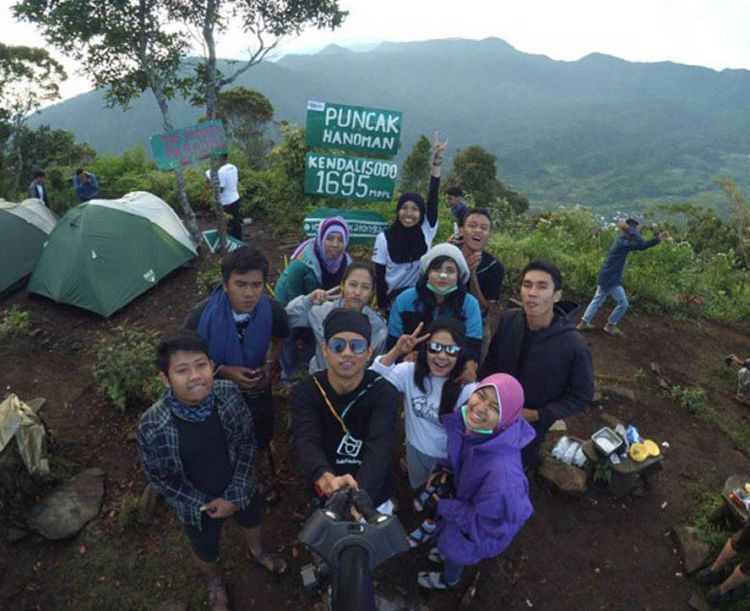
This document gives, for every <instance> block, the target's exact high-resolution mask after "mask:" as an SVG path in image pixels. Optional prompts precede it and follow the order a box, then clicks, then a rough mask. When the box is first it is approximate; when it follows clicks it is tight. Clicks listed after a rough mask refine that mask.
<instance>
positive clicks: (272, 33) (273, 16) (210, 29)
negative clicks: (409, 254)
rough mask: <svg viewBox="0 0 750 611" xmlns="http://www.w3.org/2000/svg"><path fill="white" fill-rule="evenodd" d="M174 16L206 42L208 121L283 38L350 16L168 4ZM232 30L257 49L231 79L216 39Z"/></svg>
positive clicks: (289, 6) (280, 1)
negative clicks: (222, 98) (225, 92)
mask: <svg viewBox="0 0 750 611" xmlns="http://www.w3.org/2000/svg"><path fill="white" fill-rule="evenodd" d="M166 1H167V2H168V4H169V6H170V11H171V15H172V16H173V17H174V18H175V19H176V20H178V21H180V22H182V23H184V24H185V25H187V26H188V27H192V28H196V29H198V30H199V31H200V32H201V34H202V37H203V43H204V57H203V61H202V62H201V63H200V64H198V66H197V67H196V70H195V79H194V82H193V84H194V87H193V96H192V97H193V101H194V102H197V103H200V104H203V105H204V106H205V109H206V113H205V114H206V117H207V118H208V120H211V119H214V118H216V102H217V99H218V95H219V93H220V92H221V90H222V89H223V88H224V87H226V86H227V85H230V84H232V83H233V82H234V81H235V80H236V79H237V78H238V77H239V76H240V75H241V74H244V73H245V72H247V70H249V69H250V68H251V67H252V66H254V65H256V64H258V63H260V62H261V61H263V60H264V59H265V57H266V56H267V55H268V53H270V52H271V51H272V50H273V49H275V48H276V46H277V45H278V43H279V42H280V40H281V39H282V37H284V36H289V35H292V34H299V33H300V32H301V31H302V29H303V28H304V27H305V26H308V25H312V26H314V27H316V28H318V29H321V28H331V29H334V28H337V27H338V26H339V25H340V24H341V21H342V20H343V19H344V17H345V15H346V13H345V12H343V11H340V10H339V7H338V0H305V1H304V2H300V0H204V1H203V2H195V1H194V0H166ZM230 24H232V25H233V26H239V27H241V28H242V30H243V32H245V33H246V34H249V35H251V36H252V37H253V38H254V40H255V44H254V45H253V46H251V47H249V48H248V52H249V58H248V59H246V60H243V61H234V62H231V63H230V65H231V66H232V67H233V69H232V70H231V72H230V73H228V74H222V73H221V71H220V70H219V69H218V68H217V65H216V60H217V58H216V36H217V34H218V35H221V34H223V33H224V32H226V30H227V27H228V26H229V25H230ZM218 169H219V168H218V162H217V161H215V162H214V163H213V164H212V166H211V183H212V185H213V192H214V208H215V210H216V215H217V218H218V221H219V222H218V229H219V242H220V245H221V249H222V250H223V249H224V248H225V236H226V223H225V221H224V215H223V212H222V208H221V201H220V190H219V177H218Z"/></svg>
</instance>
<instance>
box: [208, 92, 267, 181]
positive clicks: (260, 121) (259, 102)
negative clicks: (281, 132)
mask: <svg viewBox="0 0 750 611" xmlns="http://www.w3.org/2000/svg"><path fill="white" fill-rule="evenodd" d="M216 116H217V117H218V118H219V119H221V120H222V121H223V122H224V127H225V129H226V130H227V132H228V136H229V137H230V138H231V139H232V140H234V141H235V142H237V144H238V145H239V146H240V148H242V150H243V152H244V153H245V156H246V157H247V159H248V161H249V162H250V165H251V167H253V168H254V169H261V168H262V167H263V165H264V161H265V157H266V154H267V152H268V149H269V146H270V144H271V143H270V141H269V140H266V139H265V138H264V136H265V132H266V126H267V125H268V123H269V122H270V121H271V120H273V106H272V105H271V102H270V101H269V100H268V98H267V97H266V96H264V95H263V94H262V93H260V92H259V91H254V90H251V89H245V88H244V87H235V88H233V89H230V90H229V91H223V92H221V93H219V96H218V98H217V101H216Z"/></svg>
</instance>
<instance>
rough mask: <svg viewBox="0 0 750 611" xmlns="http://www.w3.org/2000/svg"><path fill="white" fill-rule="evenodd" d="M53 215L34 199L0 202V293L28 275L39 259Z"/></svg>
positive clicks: (53, 222) (52, 226)
mask: <svg viewBox="0 0 750 611" xmlns="http://www.w3.org/2000/svg"><path fill="white" fill-rule="evenodd" d="M56 222H57V219H56V218H55V215H54V214H52V212H50V210H49V209H48V208H47V207H46V206H45V205H44V204H43V203H42V202H41V201H40V200H38V199H27V200H24V201H23V202H21V203H20V204H16V203H14V202H6V201H5V200H3V199H0V261H2V264H1V265H0V293H2V292H4V291H5V290H7V289H9V288H11V287H12V286H14V285H15V284H17V283H19V282H20V281H21V280H23V279H24V278H25V277H26V276H28V275H29V274H30V273H31V272H32V270H33V269H34V265H36V262H37V261H38V260H39V257H40V255H41V254H42V249H43V248H44V242H45V241H46V240H47V236H49V234H50V232H51V231H52V229H53V228H54V226H55V223H56Z"/></svg>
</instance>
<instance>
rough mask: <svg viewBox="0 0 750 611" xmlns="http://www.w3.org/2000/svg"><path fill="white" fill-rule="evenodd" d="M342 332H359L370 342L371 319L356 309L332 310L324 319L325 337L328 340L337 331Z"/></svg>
mask: <svg viewBox="0 0 750 611" xmlns="http://www.w3.org/2000/svg"><path fill="white" fill-rule="evenodd" d="M342 332H350V333H357V334H358V335H361V336H362V337H364V338H365V339H366V340H367V343H368V344H369V343H370V339H371V336H372V326H371V325H370V319H369V318H367V316H365V315H364V314H362V312H357V311H356V310H345V309H344V308H336V309H335V310H331V311H330V312H329V313H328V316H326V317H325V320H324V321H323V337H325V340H326V341H328V340H329V339H331V338H332V337H333V336H334V335H336V334H337V333H342Z"/></svg>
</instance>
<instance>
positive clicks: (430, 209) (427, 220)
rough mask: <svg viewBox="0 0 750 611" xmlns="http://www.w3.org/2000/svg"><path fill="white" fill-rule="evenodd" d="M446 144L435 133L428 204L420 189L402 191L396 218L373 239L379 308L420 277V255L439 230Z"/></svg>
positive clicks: (427, 248)
mask: <svg viewBox="0 0 750 611" xmlns="http://www.w3.org/2000/svg"><path fill="white" fill-rule="evenodd" d="M447 144H448V143H447V141H446V142H442V143H441V142H440V140H439V138H438V135H437V134H435V140H434V143H433V149H434V156H433V159H432V170H431V172H430V188H429V193H428V195H427V205H426V206H425V201H424V198H423V197H422V196H421V195H420V194H419V193H413V192H409V193H404V194H402V195H401V197H399V198H398V204H397V205H396V220H395V221H394V222H393V224H392V225H391V226H390V227H389V228H388V229H386V230H385V231H383V232H381V233H379V234H378V237H377V238H376V239H375V248H374V252H373V255H372V261H373V263H375V273H376V275H377V297H378V307H379V308H380V309H381V310H384V311H387V310H388V309H389V307H390V304H391V302H392V301H393V300H394V299H395V298H396V297H397V296H398V294H399V293H400V292H401V291H403V290H404V289H407V288H409V287H412V286H414V285H415V284H416V283H417V280H419V259H420V257H421V256H422V255H423V254H425V253H426V252H427V251H428V250H429V249H430V247H431V246H432V241H433V240H434V239H435V234H437V230H438V193H439V190H440V166H441V164H442V163H443V152H444V151H445V147H446V146H447Z"/></svg>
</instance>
